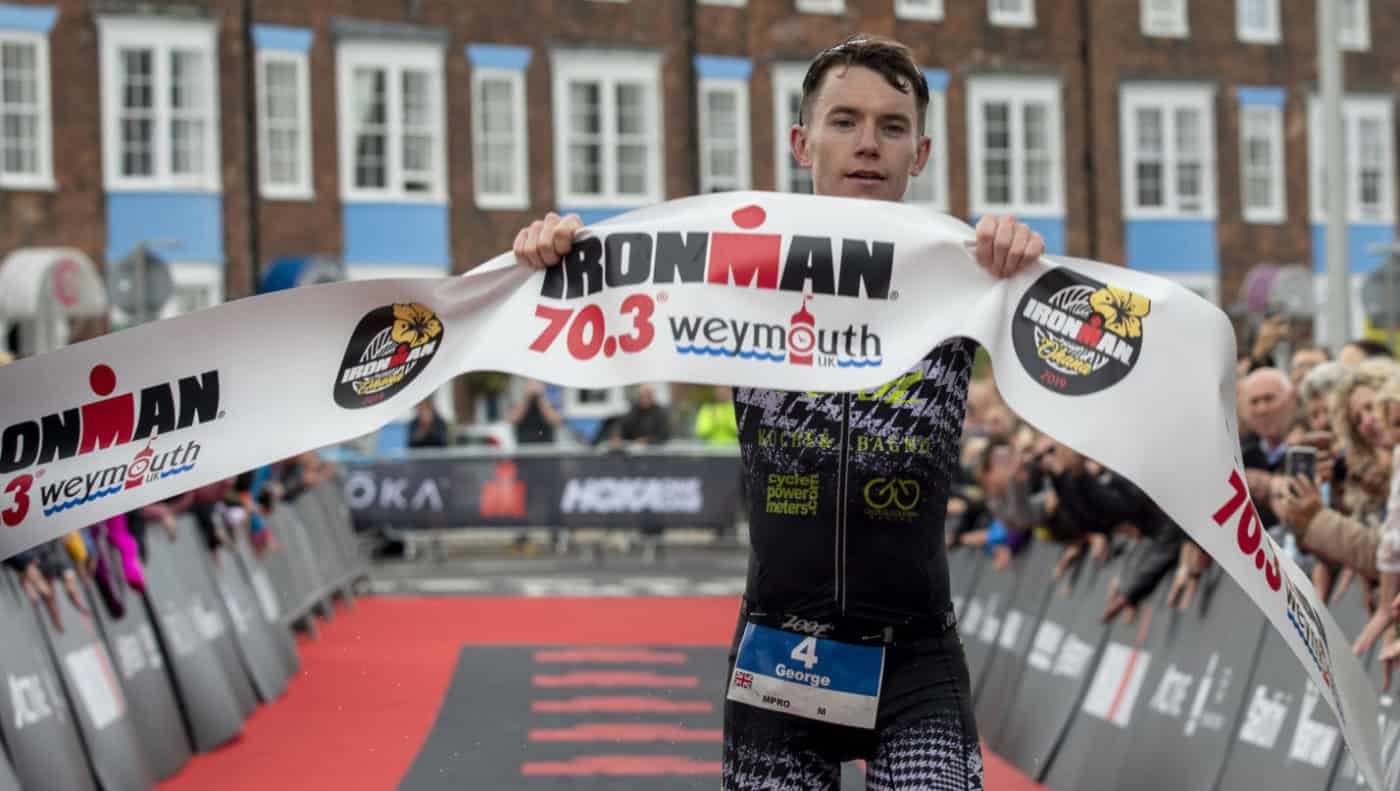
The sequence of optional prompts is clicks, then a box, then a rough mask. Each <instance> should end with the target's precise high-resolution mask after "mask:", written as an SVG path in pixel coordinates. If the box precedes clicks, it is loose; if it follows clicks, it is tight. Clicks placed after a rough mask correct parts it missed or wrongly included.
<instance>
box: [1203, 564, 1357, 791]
mask: <svg viewBox="0 0 1400 791" xmlns="http://www.w3.org/2000/svg"><path fill="white" fill-rule="evenodd" d="M1362 595H1363V594H1362V586H1361V585H1359V584H1353V585H1350V586H1348V587H1347V589H1346V591H1345V592H1344V593H1343V594H1342V595H1341V596H1339V597H1334V599H1333V601H1332V611H1333V612H1334V613H1336V615H1337V623H1338V625H1340V626H1341V627H1342V631H1343V632H1345V633H1346V634H1358V633H1359V632H1360V631H1361V627H1362V625H1363V622H1364V620H1365V612H1366V610H1365V602H1364V601H1363V599H1362ZM1283 649H1284V646H1283V640H1282V639H1280V638H1279V636H1278V635H1276V634H1274V633H1273V632H1272V631H1269V630H1265V632H1264V636H1263V642H1262V644H1261V645H1260V648H1259V658H1258V661H1256V662H1255V666H1254V673H1253V675H1252V676H1251V677H1250V679H1249V683H1248V686H1247V688H1246V690H1245V708H1244V714H1243V715H1242V716H1241V718H1240V723H1239V727H1238V728H1237V729H1236V731H1235V741H1234V744H1233V745H1232V746H1231V748H1230V757H1229V759H1228V760H1226V762H1225V771H1224V773H1223V774H1222V775H1221V780H1220V785H1219V787H1220V788H1295V787H1296V788H1323V789H1325V788H1327V787H1328V784H1329V783H1330V782H1331V780H1332V775H1333V772H1334V770H1335V768H1336V765H1337V763H1338V756H1339V755H1340V752H1341V746H1342V740H1341V732H1340V731H1339V730H1338V729H1337V722H1336V718H1334V717H1333V716H1332V714H1331V712H1329V711H1328V710H1327V707H1326V706H1325V705H1323V703H1322V695H1321V694H1320V693H1319V692H1318V689H1317V687H1316V686H1315V685H1314V684H1313V683H1312V682H1311V681H1309V680H1308V677H1307V675H1306V674H1304V673H1302V672H1301V671H1300V670H1299V668H1298V664H1297V663H1296V662H1294V661H1293V658H1292V657H1290V656H1288V654H1287V653H1286V652H1285V651H1284V650H1283Z"/></svg>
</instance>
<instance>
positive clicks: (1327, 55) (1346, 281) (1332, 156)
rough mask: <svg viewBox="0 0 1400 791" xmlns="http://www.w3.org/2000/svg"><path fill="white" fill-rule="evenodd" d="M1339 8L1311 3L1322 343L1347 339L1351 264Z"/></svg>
mask: <svg viewBox="0 0 1400 791" xmlns="http://www.w3.org/2000/svg"><path fill="white" fill-rule="evenodd" d="M1341 14H1342V4H1341V3H1339V2H1337V0H1317V22H1318V24H1317V43H1318V47H1317V60H1318V75H1319V77H1320V78H1321V79H1320V83H1321V88H1322V141H1323V161H1324V162H1325V165H1324V167H1323V171H1322V172H1323V179H1322V180H1323V182H1324V183H1325V187H1324V189H1325V191H1324V194H1323V195H1322V204H1323V207H1324V210H1325V211H1326V214H1327V234H1326V238H1327V243H1326V244H1327V246H1326V251H1327V252H1326V256H1327V257H1326V261H1327V345H1328V346H1330V347H1332V351H1333V352H1334V353H1337V352H1340V351H1341V349H1342V345H1343V344H1345V343H1346V342H1347V341H1348V340H1349V339H1350V336H1351V266H1350V264H1349V262H1348V261H1347V174H1346V160H1345V157H1344V150H1343V140H1342V130H1343V127H1342V53H1341V46H1340V42H1339V41H1338V39H1339V35H1338V34H1339V33H1340V32H1341Z"/></svg>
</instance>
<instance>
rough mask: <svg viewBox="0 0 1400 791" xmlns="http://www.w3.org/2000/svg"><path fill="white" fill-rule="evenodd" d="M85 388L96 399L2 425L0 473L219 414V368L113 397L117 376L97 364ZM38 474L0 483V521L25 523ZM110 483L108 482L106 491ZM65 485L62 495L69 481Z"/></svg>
mask: <svg viewBox="0 0 1400 791" xmlns="http://www.w3.org/2000/svg"><path fill="white" fill-rule="evenodd" d="M88 386H89V387H90V388H91V390H92V392H93V393H94V394H95V395H97V396H100V398H99V399H98V400H95V401H91V402H88V403H86V404H80V405H78V406H75V407H70V408H68V409H65V410H63V411H61V412H55V413H52V414H48V415H43V416H41V417H39V418H35V419H31V420H21V421H19V422H17V423H13V424H11V425H9V426H7V427H5V429H4V431H3V432H0V474H4V473H10V472H16V471H20V470H25V469H27V468H29V467H32V466H35V465H44V464H50V463H52V462H54V461H58V460H62V459H71V458H74V457H76V456H83V455H86V454H89V453H94V452H96V451H99V450H107V449H109V448H114V447H117V446H119V445H125V444H127V443H129V442H133V441H136V440H143V439H146V440H150V439H154V438H155V437H156V436H157V435H159V436H165V435H167V434H170V433H171V432H176V431H182V430H184V429H187V428H190V427H191V426H195V425H200V424H203V423H208V422H210V421H213V420H216V419H218V418H220V417H222V416H223V413H222V412H220V411H219V372H218V371H217V370H210V371H205V372H203V373H200V374H196V375H194V376H185V377H181V378H180V379H177V380H174V381H173V382H161V383H159V384H154V385H150V386H148V387H143V388H141V390H140V391H139V393H138V392H136V391H128V392H125V393H121V394H118V395H112V393H113V391H115V390H116V389H117V374H116V372H115V371H113V370H112V368H111V367H110V366H108V365H101V364H99V365H95V366H93V367H92V369H91V370H90V371H89V372H88ZM177 394H178V397H177ZM183 463H185V462H181V464H183ZM42 473H43V470H39V471H37V472H35V473H28V472H25V473H23V474H21V475H17V476H15V477H14V478H11V479H10V480H8V481H2V482H0V492H2V493H3V494H4V495H5V496H3V497H0V522H3V523H4V524H5V525H6V526H7V527H14V526H16V525H18V524H20V522H22V521H24V519H25V517H26V516H27V515H28V513H29V508H30V502H31V497H32V492H31V490H32V488H33V486H34V483H35V481H36V479H37V478H38V477H39V476H40V475H42ZM85 477H86V476H85ZM121 477H123V478H124V477H125V473H123V475H122V476H121ZM112 485H113V483H112V482H111V481H108V482H107V483H106V484H105V487H106V488H110V487H111V486H112ZM63 486H64V487H65V489H64V490H65V491H66V490H67V486H68V481H65V482H64V484H63Z"/></svg>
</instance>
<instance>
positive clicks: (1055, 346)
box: [1011, 268, 1152, 395]
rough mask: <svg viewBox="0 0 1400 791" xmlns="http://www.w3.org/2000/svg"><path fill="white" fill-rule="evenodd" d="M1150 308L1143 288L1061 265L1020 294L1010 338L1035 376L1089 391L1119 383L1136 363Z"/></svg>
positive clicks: (1060, 387) (1057, 387)
mask: <svg viewBox="0 0 1400 791" xmlns="http://www.w3.org/2000/svg"><path fill="white" fill-rule="evenodd" d="M1151 310H1152V303H1151V301H1149V300H1148V299H1147V297H1144V296H1143V295H1141V294H1137V293H1134V292H1132V291H1129V290H1127V289H1125V288H1120V287H1118V286H1110V285H1108V284H1106V283H1100V282H1098V281H1097V280H1094V279H1092V278H1089V277H1085V276H1084V275H1081V274H1079V273H1078V272H1074V271H1072V270H1069V269H1065V268H1056V269H1052V270H1050V271H1049V272H1046V273H1045V274H1044V275H1041V277H1040V279H1039V280H1037V281H1036V282H1035V284H1034V285H1032V286H1031V287H1030V289H1029V290H1027V291H1026V295H1025V296H1024V297H1022V298H1021V304H1020V306H1019V307H1017V309H1016V316H1015V318H1013V319H1012V325H1011V339H1012V342H1013V343H1014V344H1015V347H1016V356H1017V357H1019V358H1021V365H1023V366H1025V369H1026V372H1027V373H1029V374H1030V375H1031V377H1032V378H1034V379H1035V380H1036V381H1038V382H1040V383H1041V384H1042V385H1043V386H1045V387H1046V388H1047V389H1049V390H1052V391H1054V392H1056V393H1062V394H1064V395H1088V394H1090V393H1097V392H1099V391H1100V390H1105V389H1107V388H1109V387H1112V386H1113V385H1115V384H1118V383H1119V382H1121V381H1122V380H1123V377H1125V376H1127V375H1128V373H1129V372H1130V371H1132V370H1133V366H1135V365H1137V361H1138V356H1139V354H1140V353H1141V351H1142V337H1143V325H1144V319H1146V318H1147V315H1148V314H1149V313H1150V312H1151Z"/></svg>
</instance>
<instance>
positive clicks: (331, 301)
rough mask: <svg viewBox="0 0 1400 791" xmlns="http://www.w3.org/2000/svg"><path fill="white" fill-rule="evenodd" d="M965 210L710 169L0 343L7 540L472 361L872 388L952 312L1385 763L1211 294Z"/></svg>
mask: <svg viewBox="0 0 1400 791" xmlns="http://www.w3.org/2000/svg"><path fill="white" fill-rule="evenodd" d="M974 237H975V234H974V232H973V230H972V229H971V228H970V227H969V226H967V225H966V224H965V223H963V222H961V221H958V220H956V219H953V218H951V217H947V216H944V215H933V214H931V213H929V212H928V211H927V210H925V209H923V208H920V207H916V206H909V205H904V204H899V203H890V202H879V203H876V202H872V201H862V200H854V199H845V198H833V197H822V196H808V195H787V194H775V193H760V192H747V193H717V194H713V195H705V196H700V197H695V198H686V199H682V200H676V201H670V202H667V203H663V204H659V205H656V206H653V207H649V208H645V209H640V210H637V211H633V212H629V213H626V214H622V215H619V216H617V217H614V218H612V219H610V220H607V221H605V222H603V223H599V224H597V225H594V226H592V227H591V228H589V229H587V230H585V231H582V232H580V234H579V238H578V242H577V244H576V246H575V248H574V251H573V252H572V253H571V254H570V255H569V256H568V257H567V260H566V261H565V262H564V263H563V264H562V265H561V266H556V267H550V268H549V269H548V270H547V271H545V272H535V271H531V270H528V269H526V268H525V267H522V266H519V265H518V264H516V262H515V261H514V256H513V255H511V254H509V253H507V254H503V255H501V256H498V257H497V258H495V259H493V260H492V261H490V262H488V263H486V264H485V265H483V266H480V267H477V268H476V269H474V270H473V271H471V272H470V273H468V274H466V275H464V276H460V277H452V278H420V279H397V280H372V281H353V282H346V283H333V284H327V285H320V286H313V287H308V288H300V289H296V290H294V291H281V292H275V293H272V294H265V295H262V296H259V297H255V298H251V299H243V300H238V301H235V302H230V303H226V304H223V305H217V306H214V307H212V308H208V309H205V310H201V311H197V312H194V313H191V314H187V315H184V316H180V317H177V318H174V319H169V320H166V321H161V322H155V323H151V324H145V325H142V326H139V327H135V328H132V329H129V330H126V331H123V332H121V333H117V334H114V335H110V336H106V337H103V338H98V339H95V340H92V341H88V342H85V343H80V344H76V345H74V346H70V347H67V348H65V349H61V350H59V351H56V352H52V353H50V354H46V355H42V356H38V357H33V358H29V359H24V360H20V361H19V362H17V363H14V364H11V365H9V366H5V368H3V369H0V387H3V389H4V392H5V393H6V399H5V401H4V402H3V406H0V497H2V498H3V499H0V515H3V520H4V524H5V525H6V528H5V529H4V530H3V531H0V554H4V555H9V554H13V553H14V552H16V551H19V550H21V549H24V548H26V547H29V546H33V545H34V544H36V543H38V542H40V541H44V540H47V539H51V538H55V537H58V536H60V535H62V534H63V533H64V532H66V531H68V530H72V529H75V528H78V527H82V526H84V525H87V524H91V523H93V522H95V521H97V520H99V519H102V518H105V517H108V516H111V515H113V514H116V513H121V512H124V511H128V510H131V509H133V508H136V507H138V506H140V505H142V504H144V503H148V502H151V501H153V500H157V499H162V498H165V497H169V496H172V495H174V494H178V493H180V492H183V491H186V490H188V489H191V488H194V487H196V486H199V485H201V484H204V483H208V482H210V481H214V480H219V479H222V478H226V477H229V476H233V475H237V474H239V473H241V472H243V471H246V470H249V469H252V468H254V467H257V466H260V465H262V464H265V463H267V462H269V461H272V460H276V459H282V458H286V457H287V456H289V455H292V454H294V453H297V452H301V451H305V450H310V449H313V448H319V447H325V446H327V445H331V444H334V443H337V442H341V441H344V440H347V439H351V438H354V437H359V436H362V435H364V434H366V433H368V432H370V431H373V430H374V429H376V428H378V427H379V426H381V425H383V424H385V423H387V422H389V421H390V420H393V419H397V418H398V417H399V416H400V415H401V414H402V413H403V412H404V411H405V410H406V409H407V407H408V406H409V405H410V404H413V403H415V402H417V401H419V400H421V399H423V398H425V397H427V396H428V395H429V394H430V393H431V392H433V391H434V390H435V389H436V388H437V387H439V386H440V385H442V384H443V383H444V382H446V381H448V380H449V379H451V378H452V377H455V376H457V375H458V374H461V373H463V372H465V371H469V370H494V371H504V372H507V373H513V374H521V375H528V376H533V377H536V378H541V379H545V380H548V381H551V382H555V383H558V384H561V385H565V386H573V387H594V388H597V387H614V386H621V385H626V384H632V383H637V382H644V381H678V382H694V383H699V384H730V385H740V386H755V387H775V386H776V387H780V388H782V389H784V390H789V391H799V392H800V391H819V392H829V391H868V390H874V389H876V388H880V387H881V386H882V385H885V384H886V383H890V382H892V381H894V380H896V379H897V378H898V377H899V376H901V375H904V374H906V373H908V372H911V371H913V370H915V369H916V368H917V371H918V373H919V375H930V374H937V375H949V376H952V375H957V376H962V375H965V373H963V372H946V371H943V372H934V371H929V370H927V363H925V362H922V360H923V358H924V357H925V355H926V354H927V353H928V351H929V348H930V347H931V346H932V345H934V344H935V343H937V342H939V341H941V340H943V339H946V338H950V337H955V336H964V337H969V338H972V339H973V340H975V341H977V342H979V343H981V344H982V346H983V347H985V348H986V350H987V352H988V354H989V355H990V358H991V361H992V368H993V371H994V375H995V377H996V380H997V384H998V387H999V389H1000V391H1001V393H1002V395H1003V397H1004V398H1005V399H1006V401H1007V404H1008V405H1009V406H1010V407H1011V408H1012V409H1013V410H1014V411H1015V412H1017V413H1018V414H1019V415H1021V416H1022V417H1024V418H1025V419H1026V420H1028V421H1029V422H1030V423H1031V424H1032V425H1034V426H1036V427H1038V428H1040V429H1042V430H1044V431H1045V432H1046V433H1048V434H1050V435H1051V436H1053V437H1055V438H1056V439H1058V440H1060V441H1062V442H1064V444H1066V445H1068V446H1069V447H1071V448H1073V449H1074V450H1076V451H1078V452H1080V453H1082V454H1084V455H1086V456H1088V457H1090V458H1093V459H1095V460H1097V461H1098V462H1100V463H1102V464H1103V465H1105V466H1106V467H1108V468H1110V469H1113V470H1114V471H1116V472H1118V473H1120V474H1122V475H1123V476H1125V477H1126V478H1128V479H1129V480H1131V481H1133V482H1134V483H1136V484H1137V485H1138V486H1140V487H1141V488H1142V489H1143V490H1144V491H1145V492H1146V493H1147V494H1148V495H1149V496H1151V497H1152V499H1153V500H1154V501H1156V503H1157V504H1158V505H1159V506H1161V507H1162V509H1163V510H1164V511H1165V512H1166V513H1167V514H1168V515H1169V516H1170V517H1171V518H1172V519H1173V521H1175V522H1176V523H1177V524H1179V525H1181V526H1182V528H1183V529H1184V530H1186V531H1187V533H1188V534H1189V535H1190V536H1191V538H1192V539H1193V540H1195V541H1196V542H1198V543H1199V544H1200V545H1201V546H1202V547H1203V548H1204V549H1205V550H1206V551H1207V552H1208V553H1209V554H1210V555H1211V556H1212V557H1213V558H1215V559H1216V560H1217V561H1218V562H1219V563H1220V564H1221V565H1222V567H1223V568H1225V569H1226V570H1227V571H1228V573H1229V574H1230V576H1231V577H1233V578H1234V579H1235V580H1236V581H1237V582H1238V583H1239V584H1240V585H1241V586H1242V587H1243V588H1244V590H1245V591H1246V593H1247V594H1248V595H1249V597H1250V599H1251V600H1252V601H1253V602H1254V604H1255V605H1256V606H1257V607H1259V608H1260V609H1261V610H1262V611H1263V612H1264V615H1265V617H1266V618H1267V619H1268V621H1269V622H1270V623H1271V624H1272V625H1273V627H1274V628H1275V629H1276V630H1278V631H1279V632H1280V634H1282V635H1283V638H1284V642H1285V643H1286V644H1287V646H1288V648H1289V650H1290V651H1291V652H1292V653H1293V655H1294V656H1295V657H1297V658H1298V659H1299V661H1300V662H1302V663H1303V664H1304V665H1305V666H1306V667H1307V668H1308V672H1309V675H1310V676H1311V678H1312V679H1313V681H1314V683H1316V684H1317V685H1318V688H1319V689H1320V690H1321V691H1323V693H1324V696H1325V698H1326V700H1327V703H1328V705H1329V706H1331V707H1332V708H1333V710H1334V712H1335V713H1336V714H1337V717H1338V721H1339V722H1340V723H1341V725H1342V728H1343V732H1344V733H1345V735H1346V741H1347V744H1348V745H1349V746H1350V748H1351V749H1352V751H1353V752H1354V753H1356V755H1357V757H1358V760H1359V762H1360V764H1361V766H1362V769H1363V771H1364V773H1365V775H1366V776H1367V778H1368V779H1369V780H1370V781H1371V783H1372V785H1374V786H1377V787H1378V786H1379V784H1380V777H1381V775H1380V771H1379V769H1380V753H1379V734H1378V732H1377V728H1376V701H1375V695H1374V692H1373V691H1372V689H1371V684H1370V682H1369V681H1368V680H1367V678H1366V676H1365V675H1364V673H1363V672H1362V669H1361V666H1360V664H1359V663H1358V662H1357V660H1356V658H1355V657H1353V656H1351V654H1350V653H1349V652H1348V651H1347V650H1346V648H1347V638H1346V637H1345V636H1344V635H1342V634H1341V633H1340V632H1339V631H1338V629H1337V625H1336V623H1335V622H1334V621H1333V620H1332V618H1331V616H1330V615H1329V614H1328V613H1327V611H1326V608H1325V607H1323V606H1322V604H1321V603H1320V602H1319V601H1318V599H1317V597H1316V595H1315V593H1314V592H1313V591H1312V587H1311V584H1310V583H1309V581H1308V580H1307V579H1306V577H1305V576H1304V575H1303V574H1302V573H1301V572H1300V571H1299V570H1298V569H1297V566H1296V565H1295V564H1294V563H1293V562H1292V561H1291V560H1289V559H1288V558H1287V557H1285V556H1284V555H1283V554H1282V552H1281V551H1280V550H1279V548H1278V547H1277V546H1276V545H1275V544H1274V542H1273V541H1272V540H1271V539H1270V538H1269V537H1268V536H1267V535H1266V534H1265V533H1264V530H1263V527H1262V526H1261V525H1260V522H1259V519H1258V516H1257V514H1256V512H1255V508H1254V505H1253V503H1251V502H1250V500H1249V494H1248V491H1247V489H1246V487H1245V477H1244V472H1243V466H1242V463H1241V461H1240V447H1239V428H1238V425H1237V421H1236V416H1235V363H1236V357H1235V344H1234V334H1233V329H1232V327H1231V325H1230V322H1229V319H1228V318H1227V317H1226V315H1225V314H1224V313H1223V312H1221V311H1220V310H1219V309H1218V308H1216V307H1214V306H1213V305H1211V304H1209V303H1208V302H1206V301H1205V300H1203V299H1201V298H1200V297H1199V296H1197V295H1196V294H1194V293H1192V292H1191V291H1190V290H1189V289H1187V288H1185V287H1183V286H1181V285H1179V284H1177V283H1174V282H1171V281H1169V280H1165V279H1162V278H1157V277H1152V276H1150V275H1146V274H1143V273H1141V272H1134V271H1132V270H1128V269H1124V268H1121V267H1115V266H1109V265H1106V264H1101V263H1097V262H1093V261H1085V260H1081V259H1071V258H1067V257H1045V258H1043V259H1042V260H1041V261H1039V262H1037V263H1035V264H1034V265H1032V266H1031V267H1029V268H1028V269H1026V270H1025V271H1024V272H1022V273H1021V274H1019V275H1018V276H1016V277H1015V278H1012V279H1008V280H995V279H993V278H992V277H991V276H990V275H988V274H986V273H985V272H984V271H983V270H982V269H981V268H980V267H978V266H977V264H976V261H975V259H974V257H973V255H972V253H971V251H970V245H969V243H970V242H971V241H972V240H973V239H974ZM888 390H889V388H886V389H885V390H882V391H881V392H886V393H887V392H888ZM55 393H73V394H82V395H80V396H73V397H61V398H57V399H56V398H55V395H54V394H55ZM901 408H907V409H917V408H919V407H918V405H915V404H904V405H901ZM794 436H796V434H794ZM770 440H771V441H776V442H782V441H784V440H783V439H782V438H780V437H770ZM915 450H917V448H916V449H915ZM789 488H790V487H789ZM751 494H752V495H753V496H755V497H759V496H763V493H762V492H753V493H751ZM817 494H818V495H820V494H821V493H820V492H818V493H817ZM783 505H784V507H792V508H805V507H807V506H806V505H803V504H801V503H783Z"/></svg>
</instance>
